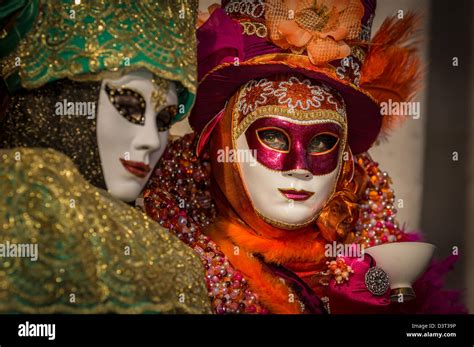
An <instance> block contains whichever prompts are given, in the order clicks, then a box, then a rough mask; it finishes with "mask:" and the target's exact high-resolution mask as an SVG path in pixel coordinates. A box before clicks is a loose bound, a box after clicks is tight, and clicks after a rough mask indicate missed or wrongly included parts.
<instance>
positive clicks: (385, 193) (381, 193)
mask: <svg viewBox="0 0 474 347" xmlns="http://www.w3.org/2000/svg"><path fill="white" fill-rule="evenodd" d="M357 161H358V163H359V164H360V165H362V166H363V167H364V168H365V170H366V171H367V174H368V175H369V178H370V180H369V182H368V185H367V188H366V191H365V194H364V198H363V199H362V200H360V201H359V206H360V210H359V220H358V221H357V224H356V233H355V236H356V238H355V241H356V242H357V243H361V244H363V245H364V246H365V247H371V246H375V245H380V244H383V243H387V242H396V241H400V240H402V239H403V238H404V232H403V231H402V230H401V229H400V227H399V225H398V223H397V221H396V220H395V214H396V213H397V209H396V208H395V206H394V203H395V195H394V192H393V189H392V188H391V187H390V184H391V182H392V180H391V178H390V176H389V175H388V173H387V172H384V171H382V170H380V168H379V165H378V163H377V162H374V161H373V160H372V159H371V158H370V156H369V155H368V154H361V155H358V156H357Z"/></svg>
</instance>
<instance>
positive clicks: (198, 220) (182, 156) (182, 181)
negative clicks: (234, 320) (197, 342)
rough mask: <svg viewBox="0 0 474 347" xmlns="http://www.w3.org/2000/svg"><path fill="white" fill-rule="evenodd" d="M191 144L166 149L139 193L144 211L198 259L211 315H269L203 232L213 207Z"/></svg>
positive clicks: (205, 168)
mask: <svg viewBox="0 0 474 347" xmlns="http://www.w3.org/2000/svg"><path fill="white" fill-rule="evenodd" d="M196 141H197V139H196V138H195V135H194V134H189V135H186V136H184V137H183V138H181V139H177V140H175V141H173V142H171V143H170V144H169V145H168V147H167V149H166V151H165V153H164V154H163V157H162V158H161V160H160V162H159V163H158V166H157V168H156V170H155V173H154V175H153V176H152V178H151V179H150V182H149V183H148V186H147V187H146V188H145V191H144V198H145V207H146V212H147V214H148V215H149V216H150V217H151V218H152V219H154V220H156V221H160V224H161V225H162V226H163V227H165V228H167V229H169V230H170V232H171V233H173V234H174V235H176V236H178V237H179V238H180V239H181V240H182V241H183V242H185V243H186V244H187V245H188V246H190V247H191V248H192V249H194V251H195V252H196V253H197V254H198V255H199V257H200V258H201V261H202V263H203V264H204V267H205V269H206V274H205V277H206V283H207V288H208V292H209V297H210V299H211V301H212V306H213V310H214V312H215V313H218V314H223V313H268V311H267V310H266V309H265V308H264V307H262V306H261V304H260V303H259V301H258V296H257V295H256V294H255V293H253V292H252V291H251V290H250V289H249V286H248V283H247V280H246V279H245V278H244V277H243V275H242V273H241V272H240V271H238V270H236V269H235V268H234V267H233V266H232V264H230V262H229V260H228V259H227V257H226V256H225V255H224V253H222V252H221V251H220V250H219V247H218V246H217V244H216V243H215V242H213V241H212V240H211V239H210V238H209V237H208V236H206V235H204V234H203V232H202V230H203V228H205V227H206V226H208V225H209V224H210V223H211V222H212V221H213V220H214V218H215V217H216V209H215V206H214V203H213V200H212V197H211V193H210V170H211V168H210V162H209V155H208V154H207V153H204V154H203V156H202V157H200V158H197V157H196V156H195V154H194V148H195V143H196Z"/></svg>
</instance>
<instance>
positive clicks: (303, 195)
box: [278, 188, 314, 201]
mask: <svg viewBox="0 0 474 347" xmlns="http://www.w3.org/2000/svg"><path fill="white" fill-rule="evenodd" d="M278 190H279V191H280V193H282V194H283V195H284V196H285V197H286V198H287V199H288V200H294V201H305V200H308V199H309V198H310V197H311V196H313V194H314V193H313V192H308V191H307V190H296V189H280V188H278Z"/></svg>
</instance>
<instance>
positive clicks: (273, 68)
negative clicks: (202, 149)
mask: <svg viewBox="0 0 474 347" xmlns="http://www.w3.org/2000/svg"><path fill="white" fill-rule="evenodd" d="M328 66H329V65H326V66H316V65H313V64H312V63H311V62H310V61H309V58H308V57H306V56H301V55H295V54H286V53H272V54H265V55H261V56H259V57H256V58H253V59H250V60H247V61H244V62H240V63H235V62H229V63H224V64H221V65H218V66H216V67H215V68H214V69H212V70H211V71H210V72H209V73H207V74H206V75H205V76H204V77H203V78H202V79H201V81H200V82H199V88H198V91H197V95H196V103H195V105H194V109H193V110H192V114H194V115H195V117H191V126H192V127H193V128H194V129H195V130H196V131H198V132H199V133H201V132H202V131H203V130H204V129H206V131H207V132H210V130H212V129H209V127H208V126H207V125H208V124H210V123H212V120H213V119H214V117H215V116H216V115H217V114H218V113H219V112H220V111H221V110H222V109H223V108H224V106H225V104H226V102H227V100H229V99H230V97H231V96H232V95H233V94H234V93H235V92H237V91H238V89H239V88H240V87H241V86H242V85H243V84H245V83H246V82H248V81H250V80H253V79H260V78H265V77H269V76H272V75H275V74H281V73H294V74H301V75H304V76H306V77H308V78H310V79H314V80H319V81H322V82H325V83H326V84H328V85H330V86H331V87H333V88H335V89H336V90H337V91H338V92H339V93H340V94H341V95H342V97H343V98H344V101H345V102H346V111H347V117H348V130H349V131H348V143H349V145H350V147H351V150H352V152H353V153H354V154H358V153H363V152H366V151H367V150H368V149H369V148H370V147H371V146H372V144H373V143H374V142H375V140H376V139H377V136H378V134H379V132H380V128H381V125H382V117H381V114H380V107H379V104H378V102H377V101H376V100H375V99H374V98H373V97H372V96H371V95H370V94H369V93H368V92H366V91H364V90H363V89H361V88H359V87H357V86H356V85H354V84H351V83H349V82H347V81H344V80H341V79H339V78H338V77H337V75H336V72H335V68H332V69H331V68H329V67H328ZM200 135H202V134H200ZM201 138H202V139H205V138H207V136H204V137H203V136H201ZM201 145H202V144H201Z"/></svg>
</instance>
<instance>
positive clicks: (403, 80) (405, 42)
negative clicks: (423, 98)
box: [361, 13, 422, 140]
mask: <svg viewBox="0 0 474 347" xmlns="http://www.w3.org/2000/svg"><path fill="white" fill-rule="evenodd" d="M420 22H421V18H420V16H419V15H417V14H414V13H408V14H406V15H405V16H404V18H403V19H399V18H397V17H396V16H393V17H390V18H387V19H386V20H385V21H384V23H383V24H382V26H381V27H380V29H379V30H378V32H377V33H376V35H375V36H374V38H373V39H372V41H371V43H370V47H369V51H368V53H367V56H366V59H365V62H364V66H363V68H362V71H361V87H362V88H363V89H365V90H367V91H368V92H369V93H371V95H372V96H373V97H374V98H375V99H377V100H378V102H379V103H382V102H388V100H389V99H391V100H392V101H394V102H406V101H410V100H412V99H413V97H414V96H415V95H416V93H417V92H418V91H419V89H420V86H421V80H422V64H421V60H420V57H419V55H418V45H419V42H420V35H419V32H420V31H419V28H420ZM405 119H407V117H406V116H395V115H385V116H383V120H382V129H381V132H380V135H379V139H382V140H384V139H386V138H387V137H388V135H389V134H390V132H391V130H393V129H394V128H395V127H396V126H398V125H399V124H400V123H401V122H402V121H403V120H405Z"/></svg>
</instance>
